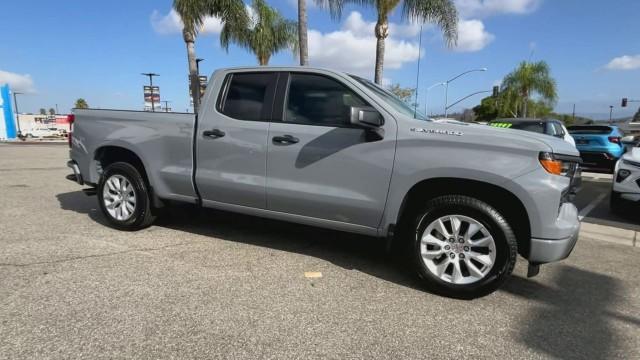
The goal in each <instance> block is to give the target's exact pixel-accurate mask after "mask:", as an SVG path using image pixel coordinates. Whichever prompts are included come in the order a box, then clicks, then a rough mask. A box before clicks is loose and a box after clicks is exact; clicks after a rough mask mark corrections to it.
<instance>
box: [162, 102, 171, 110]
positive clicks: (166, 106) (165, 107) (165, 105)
mask: <svg viewBox="0 0 640 360" xmlns="http://www.w3.org/2000/svg"><path fill="white" fill-rule="evenodd" d="M162 102H163V103H164V112H169V103H170V102H171V101H169V100H164V101H162Z"/></svg>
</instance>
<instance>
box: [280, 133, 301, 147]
mask: <svg viewBox="0 0 640 360" xmlns="http://www.w3.org/2000/svg"><path fill="white" fill-rule="evenodd" d="M299 141H300V139H298V138H297V137H293V136H291V135H282V136H274V137H273V143H274V144H280V145H291V144H295V143H297V142H299Z"/></svg>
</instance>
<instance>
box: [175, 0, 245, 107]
mask: <svg viewBox="0 0 640 360" xmlns="http://www.w3.org/2000/svg"><path fill="white" fill-rule="evenodd" d="M173 8H174V9H175V10H176V12H177V13H178V15H180V18H181V19H182V24H183V28H182V38H183V40H184V42H185V44H186V46H187V59H188V61H189V79H191V87H192V89H193V90H194V91H192V96H193V110H194V112H196V113H197V112H198V107H199V105H200V96H199V92H200V87H199V84H200V82H199V81H198V80H197V79H198V70H197V69H198V67H197V64H196V49H195V40H196V36H197V35H198V30H200V28H202V25H203V23H204V19H205V17H207V16H215V17H218V18H220V19H221V20H222V21H224V22H225V23H226V22H234V23H238V24H246V22H247V19H246V18H247V16H246V11H245V8H244V3H243V2H242V0H173Z"/></svg>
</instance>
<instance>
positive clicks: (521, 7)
mask: <svg viewBox="0 0 640 360" xmlns="http://www.w3.org/2000/svg"><path fill="white" fill-rule="evenodd" d="M540 3H542V0H456V7H457V8H458V11H459V12H460V16H461V17H463V18H468V17H486V16H491V15H499V14H528V13H531V12H533V11H535V10H536V9H538V6H540Z"/></svg>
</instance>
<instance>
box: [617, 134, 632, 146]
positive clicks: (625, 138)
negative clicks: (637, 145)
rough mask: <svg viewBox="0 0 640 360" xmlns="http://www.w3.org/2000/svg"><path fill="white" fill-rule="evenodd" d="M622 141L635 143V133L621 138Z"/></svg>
mask: <svg viewBox="0 0 640 360" xmlns="http://www.w3.org/2000/svg"><path fill="white" fill-rule="evenodd" d="M620 142H622V143H623V144H633V143H634V142H635V137H634V136H633V135H629V136H625V137H623V138H622V139H620Z"/></svg>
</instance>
